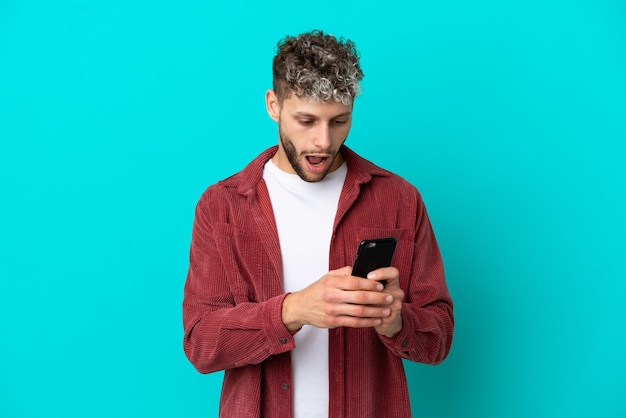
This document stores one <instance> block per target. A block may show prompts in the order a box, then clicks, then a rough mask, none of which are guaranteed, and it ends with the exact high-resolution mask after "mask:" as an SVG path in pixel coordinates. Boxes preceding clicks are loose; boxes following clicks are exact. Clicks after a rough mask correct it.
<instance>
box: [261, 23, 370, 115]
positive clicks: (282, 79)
mask: <svg viewBox="0 0 626 418" xmlns="http://www.w3.org/2000/svg"><path fill="white" fill-rule="evenodd" d="M272 72H273V85H274V92H275V93H276V97H277V98H278V100H279V102H280V103H282V102H283V100H284V99H286V98H288V97H289V95H290V94H291V93H292V92H293V93H295V95H296V96H297V97H299V98H301V99H307V100H311V101H315V100H321V101H323V102H329V101H331V100H333V101H335V102H341V103H343V104H346V105H349V104H351V103H352V102H353V100H354V99H355V98H356V96H357V95H358V94H359V81H360V80H361V79H362V78H363V71H361V67H360V66H359V53H358V51H357V49H356V46H355V44H354V42H352V41H350V40H349V39H348V40H346V39H344V38H339V39H337V38H335V37H334V36H333V35H327V34H324V33H323V32H322V31H320V30H314V31H312V32H308V33H303V34H301V35H299V36H296V37H290V36H287V37H285V39H282V40H280V41H279V42H278V47H277V53H276V56H275V57H274V62H273V65H272Z"/></svg>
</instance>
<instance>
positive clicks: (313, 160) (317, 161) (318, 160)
mask: <svg viewBox="0 0 626 418" xmlns="http://www.w3.org/2000/svg"><path fill="white" fill-rule="evenodd" d="M306 160H307V161H308V162H309V164H310V165H312V166H314V167H320V166H323V165H324V163H325V162H326V160H328V157H320V156H317V155H307V156H306Z"/></svg>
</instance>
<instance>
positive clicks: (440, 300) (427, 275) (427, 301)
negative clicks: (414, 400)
mask: <svg viewBox="0 0 626 418" xmlns="http://www.w3.org/2000/svg"><path fill="white" fill-rule="evenodd" d="M410 270H411V271H410V274H409V278H408V280H407V281H402V279H401V283H404V284H403V285H402V287H403V290H404V292H405V301H404V303H403V305H402V330H401V331H400V333H399V334H398V335H397V336H395V337H393V338H388V337H385V336H382V335H381V336H380V338H381V340H382V342H383V343H384V344H385V345H386V346H387V348H389V349H390V350H392V351H393V352H394V353H396V355H398V356H400V357H402V358H405V359H407V360H411V361H415V362H420V363H426V364H439V363H441V362H442V361H443V360H444V359H445V358H446V356H447V355H448V353H449V351H450V347H451V344H452V333H453V328H454V317H453V305H452V299H451V297H450V294H449V292H448V289H447V285H446V282H445V276H444V270H443V262H442V259H441V254H440V252H439V247H438V245H437V241H436V239H435V235H434V232H433V230H432V226H431V224H430V221H429V219H428V215H427V213H426V209H425V207H424V204H423V202H422V200H421V198H419V199H418V216H417V222H416V233H415V253H414V255H413V261H412V264H411V269H410ZM400 274H401V275H402V272H401V273H400Z"/></svg>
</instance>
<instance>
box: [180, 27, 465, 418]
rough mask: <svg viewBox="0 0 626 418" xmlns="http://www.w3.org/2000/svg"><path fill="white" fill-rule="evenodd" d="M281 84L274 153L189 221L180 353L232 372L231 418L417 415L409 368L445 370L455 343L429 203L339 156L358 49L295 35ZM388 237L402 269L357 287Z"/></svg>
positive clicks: (281, 47) (273, 100) (270, 103)
mask: <svg viewBox="0 0 626 418" xmlns="http://www.w3.org/2000/svg"><path fill="white" fill-rule="evenodd" d="M273 76H274V80H273V90H269V91H268V92H267V93H266V96H265V101H266V106H267V112H268V114H269V116H270V118H272V119H273V120H274V121H276V122H277V124H278V138H279V141H278V146H277V147H276V146H275V147H272V148H270V149H268V150H266V151H265V152H263V153H262V154H260V155H259V156H258V157H257V158H256V159H254V160H253V161H252V162H251V163H250V164H249V165H248V166H246V167H245V168H244V169H243V170H242V171H241V172H239V173H237V174H235V175H234V176H231V177H229V178H227V179H225V180H223V181H220V182H219V183H217V184H215V185H213V186H211V187H209V188H208V189H207V190H206V191H205V193H204V194H203V195H202V197H201V198H200V201H199V202H198V205H197V207H196V215H195V220H194V226H193V235H192V243H191V250H190V266H189V272H188V276H187V281H186V284H185V297H184V301H183V322H184V330H185V334H184V349H185V353H186V355H187V357H188V358H189V360H190V361H191V362H192V363H193V365H194V366H195V367H196V368H197V369H198V370H199V371H200V372H202V373H210V372H214V371H218V370H225V374H224V382H223V388H222V395H221V402H220V416H222V417H245V418H248V417H294V416H295V417H298V418H300V417H359V418H362V417H375V418H381V417H382V418H390V417H391V418H393V417H410V416H411V412H410V405H409V396H408V390H407V384H406V378H405V375H404V369H403V365H402V359H408V360H412V361H417V362H422V363H428V364H437V363H439V362H441V361H443V359H444V358H445V357H446V356H447V354H448V351H449V349H450V344H451V340H452V330H453V316H452V301H451V299H450V296H449V294H448V291H447V288H446V284H445V280H444V275H443V266H442V262H441V257H440V254H439V250H438V247H437V243H436V241H435V237H434V235H433V232H432V228H431V225H430V222H429V220H428V217H427V215H426V210H425V208H424V204H423V202H422V199H421V197H420V194H419V193H418V191H417V190H416V189H415V188H414V187H413V186H412V185H410V184H409V183H408V182H406V181H405V180H403V179H401V178H400V177H398V176H396V175H394V174H392V173H390V172H388V171H386V170H383V169H381V168H379V167H377V166H375V165H373V164H372V163H370V162H368V161H366V160H364V159H363V158H361V157H359V156H358V155H357V154H355V153H354V152H353V151H351V150H350V149H349V148H347V147H346V146H345V145H344V141H345V140H346V138H347V136H348V132H349V131H350V126H351V123H352V111H353V104H354V98H355V97H356V95H357V93H358V86H359V82H360V80H361V78H362V77H363V73H362V71H361V68H360V66H359V61H358V53H357V51H356V49H355V46H354V44H353V43H352V42H350V41H345V40H343V39H336V38H335V37H333V36H330V35H326V34H324V33H322V32H320V31H313V32H311V33H305V34H302V35H300V36H298V37H287V38H285V39H284V40H283V41H281V42H280V43H279V44H278V53H277V55H276V56H275V57H274V62H273ZM385 140H388V139H387V138H385ZM381 237H394V238H396V239H397V241H398V244H397V249H396V253H395V255H394V259H393V266H392V267H386V268H380V269H377V270H375V271H373V272H371V273H370V274H369V275H368V278H359V277H354V276H352V275H351V271H352V270H351V267H350V266H351V265H352V263H353V262H354V258H355V253H356V249H357V246H358V244H359V242H361V241H362V240H364V239H369V238H381Z"/></svg>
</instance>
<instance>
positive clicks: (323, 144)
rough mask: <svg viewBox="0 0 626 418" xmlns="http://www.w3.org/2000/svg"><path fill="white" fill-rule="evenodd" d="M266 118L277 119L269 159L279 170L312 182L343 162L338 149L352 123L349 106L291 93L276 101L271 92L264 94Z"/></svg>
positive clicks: (350, 106)
mask: <svg viewBox="0 0 626 418" xmlns="http://www.w3.org/2000/svg"><path fill="white" fill-rule="evenodd" d="M266 105H267V110H268V113H269V115H270V117H271V118H272V119H273V120H275V121H276V122H278V136H279V140H280V141H279V144H278V152H277V153H276V155H275V156H274V158H273V159H272V161H273V162H274V164H276V166H278V168H280V169H281V170H283V171H285V172H288V173H292V174H297V175H298V176H300V178H302V180H304V181H308V182H316V181H320V180H322V179H323V178H324V177H325V176H326V174H328V173H329V172H331V171H334V170H336V169H337V168H339V167H340V166H341V164H342V163H343V157H342V156H341V154H340V153H339V148H340V147H341V145H342V144H343V143H344V141H345V140H346V138H347V137H348V132H350V126H351V124H352V105H345V104H343V103H335V102H329V103H325V102H320V101H317V102H309V101H308V100H305V99H300V98H298V97H296V96H295V94H291V95H290V96H289V97H288V98H286V99H285V100H283V103H282V105H280V104H279V103H278V100H277V99H276V95H275V94H274V92H273V91H271V90H270V91H268V92H267V94H266Z"/></svg>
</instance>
